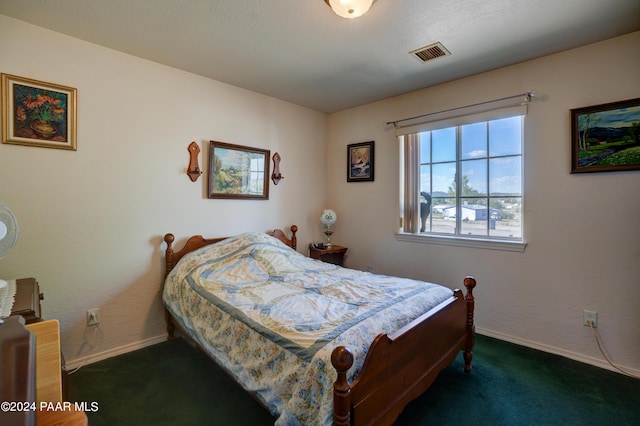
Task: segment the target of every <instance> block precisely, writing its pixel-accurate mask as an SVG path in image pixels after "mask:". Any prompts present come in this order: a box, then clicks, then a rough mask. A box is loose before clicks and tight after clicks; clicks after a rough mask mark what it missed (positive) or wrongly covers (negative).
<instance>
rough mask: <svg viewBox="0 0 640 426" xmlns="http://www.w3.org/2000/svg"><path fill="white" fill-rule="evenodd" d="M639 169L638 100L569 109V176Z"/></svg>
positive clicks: (639, 117) (639, 128)
mask: <svg viewBox="0 0 640 426" xmlns="http://www.w3.org/2000/svg"><path fill="white" fill-rule="evenodd" d="M622 170H640V98H637V99H630V100H626V101H620V102H612V103H608V104H602V105H594V106H590V107H585V108H575V109H572V110H571V173H588V172H615V171H622Z"/></svg>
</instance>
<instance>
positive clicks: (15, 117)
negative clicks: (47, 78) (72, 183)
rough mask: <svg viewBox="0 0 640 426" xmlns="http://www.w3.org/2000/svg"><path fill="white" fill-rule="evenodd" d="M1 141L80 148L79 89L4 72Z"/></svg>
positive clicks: (60, 147)
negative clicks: (78, 141) (77, 127)
mask: <svg viewBox="0 0 640 426" xmlns="http://www.w3.org/2000/svg"><path fill="white" fill-rule="evenodd" d="M0 76H1V87H2V143H5V144H13V145H25V146H38V147H43V148H56V149H69V150H73V151H75V150H76V149H77V138H76V126H77V122H76V118H77V89H75V88H73V87H67V86H62V85H59V84H53V83H46V82H44V81H39V80H33V79H30V78H25V77H18V76H15V75H10V74H1V75H0Z"/></svg>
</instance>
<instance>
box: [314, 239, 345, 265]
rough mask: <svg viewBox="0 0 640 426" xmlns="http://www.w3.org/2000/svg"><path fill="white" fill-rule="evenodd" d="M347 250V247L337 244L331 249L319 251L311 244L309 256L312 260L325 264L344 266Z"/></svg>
mask: <svg viewBox="0 0 640 426" xmlns="http://www.w3.org/2000/svg"><path fill="white" fill-rule="evenodd" d="M347 250H348V249H347V248H346V247H342V246H337V245H335V244H334V245H332V246H331V248H330V249H326V248H325V249H318V248H315V247H313V246H312V245H311V244H309V256H310V257H311V258H313V259H320V260H322V261H323V262H327V263H333V264H334V265H338V266H344V255H345V253H346V252H347Z"/></svg>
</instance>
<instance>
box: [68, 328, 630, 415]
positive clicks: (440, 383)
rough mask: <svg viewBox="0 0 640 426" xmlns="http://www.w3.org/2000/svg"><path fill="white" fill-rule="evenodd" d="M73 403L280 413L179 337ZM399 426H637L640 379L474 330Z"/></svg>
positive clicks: (82, 381)
mask: <svg viewBox="0 0 640 426" xmlns="http://www.w3.org/2000/svg"><path fill="white" fill-rule="evenodd" d="M69 398H70V399H71V400H72V401H85V402H92V401H96V402H97V403H98V407H99V410H98V411H97V412H88V413H87V415H88V417H89V424H90V425H91V426H100V425H109V426H114V425H141V424H153V425H268V424H273V421H274V420H273V418H272V417H271V416H270V415H269V414H268V413H267V412H266V411H265V410H264V409H263V408H262V407H261V406H260V405H259V404H258V402H256V401H255V400H253V398H252V397H251V396H249V395H248V394H246V393H245V392H244V391H243V390H242V389H241V388H240V387H239V386H238V385H237V384H236V383H235V382H233V381H232V380H231V379H229V378H228V377H227V375H226V374H224V373H223V372H222V371H221V370H220V369H219V368H218V367H216V366H215V364H214V363H213V362H212V361H211V360H210V359H209V358H207V357H206V356H205V355H204V354H202V353H201V352H200V351H198V350H197V349H194V348H192V347H191V346H189V345H188V344H187V343H186V342H184V341H183V340H182V339H179V340H176V341H173V342H166V343H162V344H159V345H155V346H152V347H148V348H145V349H141V350H138V351H135V352H132V353H128V354H125V355H121V356H118V357H114V358H111V359H107V360H105V361H101V362H98V363H95V364H91V365H88V366H85V367H83V368H82V369H80V370H79V371H78V372H76V373H75V374H73V375H71V376H70V377H69ZM397 424H398V425H412V426H414V425H479V424H491V425H532V424H535V425H640V380H637V379H632V378H629V377H626V376H623V375H621V374H617V373H613V372H610V371H607V370H603V369H600V368H597V367H592V366H589V365H585V364H582V363H579V362H575V361H571V360H568V359H566V358H562V357H559V356H556V355H551V354H547V353H544V352H540V351H536V350H532V349H528V348H524V347H521V346H517V345H513V344H510V343H505V342H502V341H499V340H495V339H492V338H489V337H484V336H477V339H476V348H475V351H474V359H473V371H472V372H471V373H470V374H465V373H464V372H463V371H462V357H461V356H459V357H458V358H457V359H456V361H455V362H454V364H453V365H452V366H451V367H449V368H447V369H446V370H444V371H443V372H442V373H441V374H440V376H439V377H438V379H437V380H436V382H435V383H434V384H433V386H432V387H431V388H430V389H429V390H427V392H425V393H424V394H423V395H422V396H421V397H420V398H418V399H417V400H415V401H413V402H412V403H411V404H410V405H409V406H408V407H407V408H406V409H405V411H404V412H403V413H402V415H401V416H400V418H399V419H398V421H397Z"/></svg>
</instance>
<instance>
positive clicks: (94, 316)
mask: <svg viewBox="0 0 640 426" xmlns="http://www.w3.org/2000/svg"><path fill="white" fill-rule="evenodd" d="M99 310H100V309H98V308H96V309H89V310H88V311H87V327H88V326H90V325H98V324H100V320H99V319H98V311H99Z"/></svg>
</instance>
